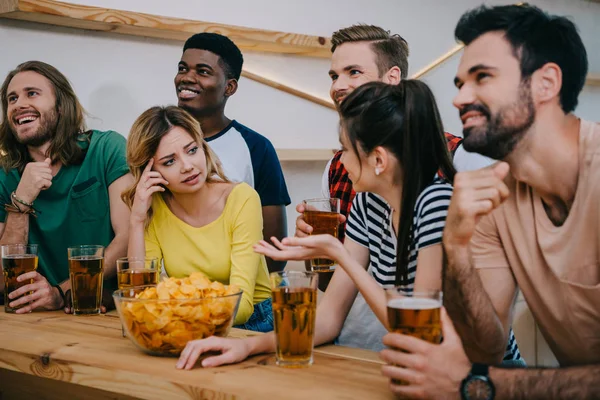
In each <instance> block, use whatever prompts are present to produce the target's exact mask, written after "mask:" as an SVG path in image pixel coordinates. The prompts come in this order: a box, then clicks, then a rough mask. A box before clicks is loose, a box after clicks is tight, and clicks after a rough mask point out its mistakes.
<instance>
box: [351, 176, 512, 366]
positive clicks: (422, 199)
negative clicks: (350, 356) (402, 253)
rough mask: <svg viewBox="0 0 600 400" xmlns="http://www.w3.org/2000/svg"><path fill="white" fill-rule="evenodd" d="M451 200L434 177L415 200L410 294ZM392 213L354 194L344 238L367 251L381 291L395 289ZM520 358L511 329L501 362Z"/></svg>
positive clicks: (378, 200) (448, 188) (373, 198)
mask: <svg viewBox="0 0 600 400" xmlns="http://www.w3.org/2000/svg"><path fill="white" fill-rule="evenodd" d="M451 197H452V185H450V184H449V183H447V182H446V181H445V180H443V179H441V178H439V177H436V178H435V179H434V181H433V182H432V183H431V184H430V185H429V186H427V187H426V188H425V189H424V190H423V191H422V192H421V194H420V195H419V197H418V198H417V202H416V204H415V208H414V214H413V224H412V228H411V235H410V237H411V241H410V243H409V246H410V250H409V261H408V286H406V287H405V289H406V291H409V292H410V291H412V290H413V287H414V282H415V274H416V271H417V258H418V256H419V251H420V250H422V249H424V248H426V247H428V246H432V245H435V244H440V243H442V234H443V231H444V226H445V223H446V215H447V214H448V206H449V205H450V199H451ZM392 213H393V210H392V208H391V207H390V206H389V204H388V203H387V202H386V201H385V200H384V199H383V198H382V197H380V196H378V195H376V194H374V193H365V192H362V193H357V195H356V197H355V198H354V201H353V203H352V209H351V211H350V215H349V216H348V222H347V224H346V236H347V237H349V238H350V239H352V240H353V241H355V242H356V243H358V244H360V245H362V246H364V247H367V248H368V249H369V255H370V256H369V258H370V266H369V272H370V273H371V275H372V276H373V278H374V279H375V280H376V281H377V282H378V283H379V284H380V285H381V286H382V287H384V288H391V287H394V286H395V277H396V245H397V241H398V240H397V236H396V233H395V230H394V228H393V226H392ZM365 328H366V327H365ZM363 329H364V328H363ZM520 358H521V355H520V353H519V349H518V347H517V343H516V340H515V337H514V333H513V331H512V329H511V331H510V335H509V341H508V346H507V349H506V353H505V355H504V359H505V360H519V359H520Z"/></svg>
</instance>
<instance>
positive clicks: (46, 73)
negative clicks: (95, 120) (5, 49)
mask: <svg viewBox="0 0 600 400" xmlns="http://www.w3.org/2000/svg"><path fill="white" fill-rule="evenodd" d="M26 71H31V72H35V73H37V74H40V75H42V76H43V77H45V78H46V79H48V80H49V81H50V83H51V84H52V88H53V90H54V95H55V97H56V108H55V110H54V111H55V112H56V114H57V118H58V121H57V122H58V123H57V125H56V131H55V132H54V133H53V136H52V139H51V143H50V147H49V148H48V157H49V158H50V159H51V160H52V162H55V161H60V162H61V164H63V165H73V164H75V165H76V164H80V163H82V162H83V159H84V158H85V150H83V149H82V148H81V147H80V146H79V145H78V144H77V141H78V137H79V135H80V134H82V133H83V132H85V130H86V128H85V121H84V115H85V110H84V109H83V107H82V105H81V103H79V100H78V99H77V96H76V95H75V91H74V90H73V87H72V86H71V84H70V83H69V80H68V79H67V78H66V77H65V76H64V75H63V74H62V73H61V72H60V71H59V70H57V69H56V68H54V67H53V66H52V65H50V64H46V63H44V62H41V61H27V62H24V63H22V64H20V65H19V66H17V68H15V69H14V70H12V71H10V72H9V73H8V75H7V76H6V79H5V80H4V83H3V84H2V88H0V97H2V115H3V118H2V122H1V123H0V149H1V150H2V151H3V152H4V153H5V154H4V157H0V165H1V166H2V168H4V170H5V171H6V172H8V171H9V170H11V169H12V168H17V169H18V170H19V171H20V172H22V171H23V169H24V168H25V165H26V164H27V163H28V162H29V161H31V156H30V155H29V151H28V150H27V146H26V145H24V144H21V143H19V141H18V140H17V138H16V136H15V134H14V133H13V131H12V129H11V127H10V121H9V120H8V119H9V118H8V97H7V94H8V93H7V92H8V85H9V84H10V82H11V81H12V79H13V78H14V77H15V76H16V75H17V74H18V73H21V72H26ZM88 140H89V136H88Z"/></svg>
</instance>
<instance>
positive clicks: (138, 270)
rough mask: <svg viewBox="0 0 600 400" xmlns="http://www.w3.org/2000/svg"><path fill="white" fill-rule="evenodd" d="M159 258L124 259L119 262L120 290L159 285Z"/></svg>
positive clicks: (118, 277)
mask: <svg viewBox="0 0 600 400" xmlns="http://www.w3.org/2000/svg"><path fill="white" fill-rule="evenodd" d="M158 273H159V264H158V258H156V257H154V258H137V257H123V258H119V259H118V260H117V279H118V282H119V289H129V288H132V287H135V286H147V285H156V284H157V283H158Z"/></svg>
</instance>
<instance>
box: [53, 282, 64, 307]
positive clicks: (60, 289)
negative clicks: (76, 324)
mask: <svg viewBox="0 0 600 400" xmlns="http://www.w3.org/2000/svg"><path fill="white" fill-rule="evenodd" d="M52 287H55V288H57V289H58V293H59V294H60V297H61V298H62V301H63V305H62V306H63V307H66V305H67V300H66V299H65V292H63V290H62V288H61V287H60V285H54V286H52Z"/></svg>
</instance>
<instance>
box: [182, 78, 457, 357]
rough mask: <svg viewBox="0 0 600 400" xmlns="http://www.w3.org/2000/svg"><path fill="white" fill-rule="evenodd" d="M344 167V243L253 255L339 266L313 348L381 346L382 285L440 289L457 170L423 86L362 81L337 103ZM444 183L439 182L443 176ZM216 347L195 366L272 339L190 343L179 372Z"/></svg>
mask: <svg viewBox="0 0 600 400" xmlns="http://www.w3.org/2000/svg"><path fill="white" fill-rule="evenodd" d="M340 115H341V134H340V141H341V143H342V147H343V151H344V154H343V156H342V162H343V163H344V166H345V168H346V169H347V170H348V173H349V175H350V178H351V180H352V182H353V186H354V188H355V190H356V191H357V192H360V193H359V194H358V195H357V196H356V198H355V200H354V202H353V205H352V211H351V213H350V216H349V218H348V224H347V227H346V234H347V237H348V238H350V239H349V240H346V241H345V243H344V244H342V243H341V242H339V241H338V240H337V239H336V238H334V237H333V236H330V235H315V236H310V237H303V238H286V239H284V240H283V243H280V242H279V241H277V239H275V238H273V239H272V240H273V243H274V244H275V246H276V247H275V246H272V245H270V244H268V243H266V242H264V241H262V242H261V243H259V244H258V245H257V246H255V250H256V251H257V252H259V253H262V254H265V255H267V256H269V257H272V258H274V259H284V260H306V259H310V258H319V257H324V258H330V259H334V260H335V261H336V262H337V264H338V265H339V266H340V267H341V268H338V269H337V270H336V272H335V273H334V275H333V278H332V280H331V283H330V285H329V287H328V289H327V291H326V292H325V295H324V297H323V299H322V301H321V303H320V304H319V306H318V311H317V322H316V329H315V345H319V344H322V343H327V342H331V341H333V340H335V339H336V338H338V343H340V344H342V345H350V346H355V347H361V348H367V349H371V350H380V349H382V348H383V345H382V343H381V338H382V337H383V335H384V334H385V333H387V331H386V326H387V311H386V297H385V292H384V290H383V288H386V287H393V286H397V285H400V286H404V287H405V288H406V289H408V290H413V289H414V290H419V291H421V290H440V289H441V287H442V281H441V275H442V257H443V255H442V246H441V241H442V232H443V229H444V222H445V218H446V213H447V209H448V205H449V203H450V197H451V195H452V186H451V185H450V184H449V183H448V181H446V179H448V180H450V181H451V180H452V179H453V178H454V174H455V169H454V167H453V165H452V161H451V157H450V154H449V153H448V149H447V145H446V139H445V136H444V130H443V127H442V124H441V119H440V116H439V112H438V109H437V106H436V103H435V98H434V96H433V94H432V93H431V91H430V89H429V88H428V87H427V85H426V84H424V83H422V82H420V81H416V80H407V81H402V82H401V83H400V84H399V85H397V86H391V85H386V84H383V83H380V82H374V83H368V84H365V85H363V86H361V87H360V88H358V89H356V90H355V91H354V92H352V93H351V94H350V95H349V96H348V98H346V99H345V100H344V102H343V103H342V104H341V109H340ZM442 177H443V178H442ZM210 350H220V351H221V352H222V354H221V355H219V356H215V357H209V358H206V359H204V360H203V361H202V365H203V366H205V367H207V366H216V365H220V364H225V363H232V362H237V361H241V360H243V359H245V358H246V357H247V356H249V355H252V354H257V353H261V352H268V351H274V350H275V338H274V336H273V334H267V335H262V336H259V337H252V338H248V339H244V340H241V341H240V340H234V341H231V340H229V339H222V338H209V339H205V340H202V341H196V342H190V343H189V344H188V346H187V347H186V349H185V350H184V351H183V353H182V355H181V357H180V361H179V363H178V365H177V366H178V368H191V367H192V366H193V365H194V364H195V362H196V359H197V358H198V357H199V356H200V354H202V353H204V352H206V351H210Z"/></svg>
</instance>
